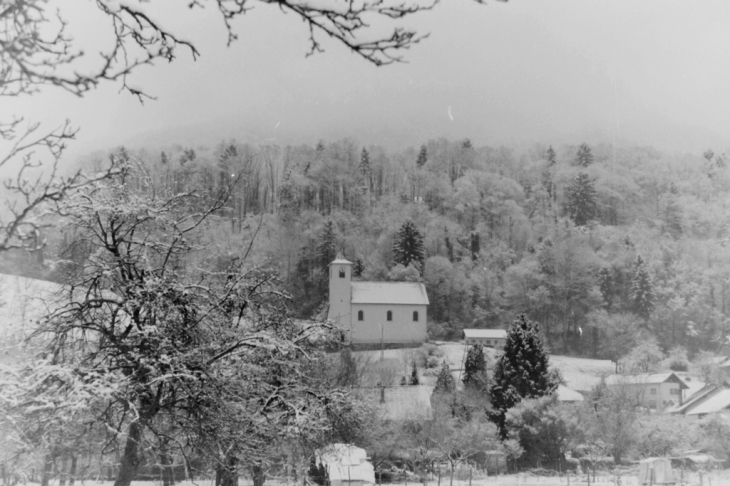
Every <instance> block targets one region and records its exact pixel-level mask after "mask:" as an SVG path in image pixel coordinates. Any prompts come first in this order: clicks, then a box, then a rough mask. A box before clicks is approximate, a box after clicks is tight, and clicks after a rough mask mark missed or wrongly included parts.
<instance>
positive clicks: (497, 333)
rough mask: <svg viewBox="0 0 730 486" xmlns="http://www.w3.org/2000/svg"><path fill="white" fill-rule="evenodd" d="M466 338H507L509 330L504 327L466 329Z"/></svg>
mask: <svg viewBox="0 0 730 486" xmlns="http://www.w3.org/2000/svg"><path fill="white" fill-rule="evenodd" d="M464 337H465V338H466V339H472V338H477V339H479V338H481V339H506V338H507V331H505V330H504V329H464Z"/></svg>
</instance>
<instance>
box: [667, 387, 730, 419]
mask: <svg viewBox="0 0 730 486" xmlns="http://www.w3.org/2000/svg"><path fill="white" fill-rule="evenodd" d="M670 412H671V413H674V414H678V415H687V416H688V417H696V418H698V419H700V418H702V417H704V416H706V415H709V414H713V413H725V414H727V415H728V416H730V383H728V382H727V381H725V382H722V383H720V384H708V385H706V386H705V387H704V388H702V389H701V390H700V391H698V392H697V393H695V394H694V395H692V396H691V397H689V398H687V400H685V401H684V403H682V404H681V405H679V406H676V407H673V408H672V409H671V410H670Z"/></svg>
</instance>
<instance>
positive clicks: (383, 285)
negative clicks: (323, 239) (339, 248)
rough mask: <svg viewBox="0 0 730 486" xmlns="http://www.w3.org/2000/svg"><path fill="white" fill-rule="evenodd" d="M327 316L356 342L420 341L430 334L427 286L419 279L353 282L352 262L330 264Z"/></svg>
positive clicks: (400, 342)
mask: <svg viewBox="0 0 730 486" xmlns="http://www.w3.org/2000/svg"><path fill="white" fill-rule="evenodd" d="M329 291H330V302H329V304H330V305H329V312H328V314H327V319H328V320H331V321H333V322H335V323H336V324H337V325H338V326H339V327H340V328H341V329H342V330H344V331H345V332H346V333H347V340H348V341H349V342H351V343H353V344H376V343H378V344H379V343H384V344H394V343H397V344H417V343H424V342H426V340H427V338H428V334H427V332H426V312H427V309H428V295H426V287H425V286H424V285H423V284H422V283H416V282H353V281H352V263H351V262H349V261H347V260H345V259H344V258H341V257H340V256H338V257H337V258H336V259H335V260H334V261H333V262H332V263H330V265H329Z"/></svg>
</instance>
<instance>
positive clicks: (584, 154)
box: [575, 143, 593, 167]
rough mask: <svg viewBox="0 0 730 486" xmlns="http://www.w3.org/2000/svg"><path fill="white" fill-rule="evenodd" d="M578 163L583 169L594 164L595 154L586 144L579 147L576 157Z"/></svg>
mask: <svg viewBox="0 0 730 486" xmlns="http://www.w3.org/2000/svg"><path fill="white" fill-rule="evenodd" d="M575 158H576V163H577V164H578V165H579V166H581V167H588V166H589V165H591V164H592V163H593V153H592V152H591V148H590V147H589V146H588V144H586V143H582V144H580V147H578V153H577V154H576V156H575Z"/></svg>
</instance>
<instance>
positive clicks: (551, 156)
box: [545, 145, 557, 167]
mask: <svg viewBox="0 0 730 486" xmlns="http://www.w3.org/2000/svg"><path fill="white" fill-rule="evenodd" d="M545 158H547V161H548V167H552V166H554V165H555V163H556V162H557V159H556V157H555V150H553V146H552V145H551V146H549V147H548V149H547V152H546V153H545Z"/></svg>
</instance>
